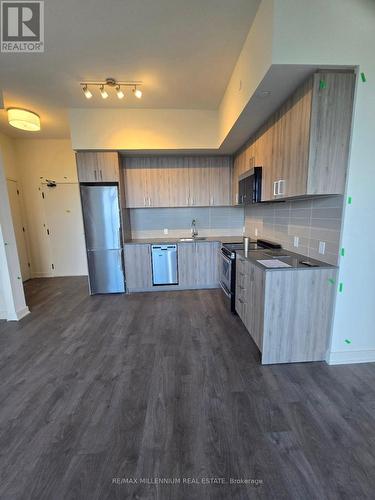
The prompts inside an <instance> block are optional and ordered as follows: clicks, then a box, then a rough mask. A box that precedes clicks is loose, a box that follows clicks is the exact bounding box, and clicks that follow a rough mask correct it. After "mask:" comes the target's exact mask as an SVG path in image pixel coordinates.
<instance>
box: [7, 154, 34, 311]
mask: <svg viewBox="0 0 375 500" xmlns="http://www.w3.org/2000/svg"><path fill="white" fill-rule="evenodd" d="M2 149H3V148H2V146H1V145H0V296H1V298H0V310H1V311H2V312H1V316H0V317H1V318H2V319H8V320H18V319H21V318H23V317H24V316H26V314H28V313H29V310H28V308H27V306H26V303H25V295H24V291H23V285H22V278H21V270H20V265H19V260H18V252H17V244H16V238H15V234H14V230H13V223H12V216H11V211H10V205H9V199H8V191H7V182H6V177H5V167H4V161H3V155H2Z"/></svg>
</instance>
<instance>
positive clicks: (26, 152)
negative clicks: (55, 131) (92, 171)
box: [15, 139, 87, 277]
mask: <svg viewBox="0 0 375 500" xmlns="http://www.w3.org/2000/svg"><path fill="white" fill-rule="evenodd" d="M15 143H16V146H15V147H16V158H17V167H18V173H19V179H20V181H21V185H22V190H23V197H24V204H25V208H26V219H27V229H28V239H29V247H30V254H31V272H32V276H33V277H47V276H55V275H61V273H58V272H57V270H55V271H56V272H57V274H56V272H54V271H53V270H52V268H51V264H52V263H54V257H56V256H55V255H53V248H51V239H50V238H49V236H48V235H47V231H46V229H47V220H48V214H46V202H45V200H43V198H42V194H41V193H42V190H43V189H48V188H46V187H45V185H44V186H43V184H42V183H45V181H46V179H51V180H54V181H56V182H57V183H59V184H60V183H61V184H63V183H68V184H75V185H77V184H78V179H77V169H76V163H75V155H74V152H73V150H72V145H71V142H70V141H69V140H65V139H56V140H55V139H45V140H41V139H20V140H17V141H15ZM66 193H70V194H69V196H72V197H74V198H71V199H66V210H67V212H66V217H65V218H64V221H65V224H67V225H71V226H72V227H70V228H62V231H61V234H66V231H65V230H69V231H68V232H69V234H71V233H80V232H82V214H81V212H80V211H79V210H78V208H77V206H78V205H79V204H78V205H77V199H76V198H77V197H79V195H78V190H76V189H74V190H66ZM68 210H70V212H68ZM69 243H70V244H71V245H73V244H74V245H76V247H77V256H79V266H78V267H77V261H76V260H75V261H74V262H73V261H72V263H71V264H72V265H71V266H69V265H68V263H67V262H64V270H65V271H64V273H66V274H68V275H77V274H81V275H85V274H87V267H86V261H85V259H82V255H83V254H85V252H84V240H83V238H77V240H75V241H74V243H73V242H71V241H67V242H64V241H61V245H64V244H66V245H69ZM55 266H56V263H55ZM69 269H71V272H69Z"/></svg>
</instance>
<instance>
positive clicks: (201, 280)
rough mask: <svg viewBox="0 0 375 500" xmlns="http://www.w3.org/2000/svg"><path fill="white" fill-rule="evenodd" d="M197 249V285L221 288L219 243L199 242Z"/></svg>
mask: <svg viewBox="0 0 375 500" xmlns="http://www.w3.org/2000/svg"><path fill="white" fill-rule="evenodd" d="M195 248H196V257H195V259H196V262H195V266H194V267H195V284H196V285H197V286H198V287H202V286H219V259H218V251H219V248H220V245H219V243H217V242H206V241H202V242H201V241H199V242H196V243H195Z"/></svg>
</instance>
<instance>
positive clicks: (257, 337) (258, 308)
mask: <svg viewBox="0 0 375 500" xmlns="http://www.w3.org/2000/svg"><path fill="white" fill-rule="evenodd" d="M247 266H248V289H247V297H246V303H247V309H246V313H245V321H244V323H245V326H246V328H247V329H248V331H249V332H250V335H251V336H252V338H253V340H254V342H255V343H256V345H257V346H258V349H259V350H260V351H262V340H263V317H264V280H265V273H264V271H263V270H262V269H260V268H259V267H257V266H256V265H254V264H252V263H251V262H247Z"/></svg>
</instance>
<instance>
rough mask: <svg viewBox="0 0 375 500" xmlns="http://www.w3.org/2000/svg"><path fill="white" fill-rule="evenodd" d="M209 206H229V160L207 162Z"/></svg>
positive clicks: (214, 159) (213, 159)
mask: <svg viewBox="0 0 375 500" xmlns="http://www.w3.org/2000/svg"><path fill="white" fill-rule="evenodd" d="M209 176H210V180H209V187H210V199H209V203H210V206H228V205H231V178H232V162H231V160H230V158H221V157H218V158H212V159H211V160H209Z"/></svg>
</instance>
